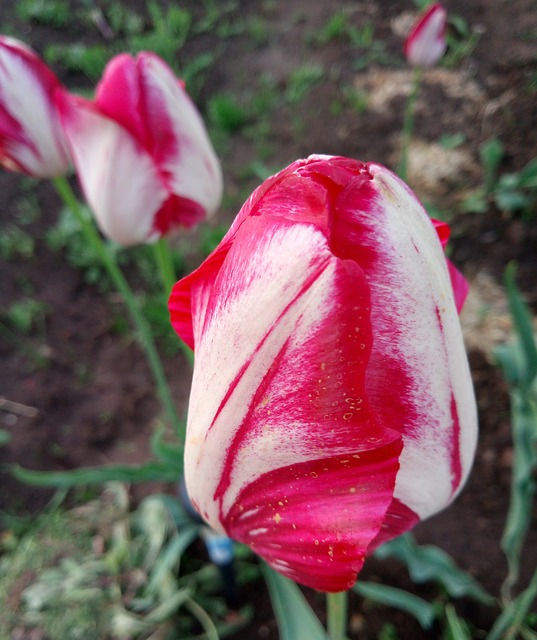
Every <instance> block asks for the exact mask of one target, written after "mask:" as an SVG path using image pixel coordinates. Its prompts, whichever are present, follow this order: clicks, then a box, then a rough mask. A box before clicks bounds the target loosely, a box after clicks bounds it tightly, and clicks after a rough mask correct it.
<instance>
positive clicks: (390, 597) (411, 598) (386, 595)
mask: <svg viewBox="0 0 537 640" xmlns="http://www.w3.org/2000/svg"><path fill="white" fill-rule="evenodd" d="M352 589H353V591H355V592H356V593H357V594H358V595H361V596H362V597H363V598H368V599H369V600H374V601H375V602H378V603H380V604H384V605H386V606H388V607H394V608H396V609H399V610H401V611H405V612H406V613H408V614H409V615H411V616H413V617H414V618H416V620H417V621H418V622H419V623H420V625H421V627H422V628H423V629H430V628H431V627H432V626H433V623H434V619H435V617H436V610H435V607H434V606H433V605H432V604H431V603H430V602H427V601H426V600H423V599H422V598H419V597H418V596H415V595H414V594H413V593H409V592H408V591H403V589H396V588H395V587H388V586H386V585H384V584H377V583H375V582H357V583H356V584H355V585H354V587H353V588H352Z"/></svg>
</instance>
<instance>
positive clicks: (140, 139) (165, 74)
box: [60, 52, 222, 246]
mask: <svg viewBox="0 0 537 640" xmlns="http://www.w3.org/2000/svg"><path fill="white" fill-rule="evenodd" d="M60 109H61V114H62V119H63V123H64V126H65V130H66V133H67V136H68V139H69V143H70V146H71V150H72V154H73V158H74V163H75V166H76V169H77V172H78V177H79V180H80V183H81V186H82V190H83V191H84V195H85V197H86V200H87V201H88V204H89V205H90V207H91V209H92V210H93V212H94V214H95V217H96V219H97V223H98V225H99V227H100V229H101V231H102V232H103V234H104V235H106V236H107V237H109V238H110V239H112V240H114V241H115V242H117V243H119V244H121V245H124V246H129V245H133V244H139V243H144V242H151V241H154V240H157V239H158V238H160V237H161V236H164V235H166V234H168V233H170V232H171V231H172V230H174V229H176V228H180V227H185V228H190V227H192V226H194V225H195V224H197V223H199V222H200V221H201V220H203V219H204V218H205V217H206V216H209V215H211V214H212V213H214V212H215V211H216V209H217V208H218V206H219V204H220V200H221V197H222V174H221V168H220V164H219V162H218V159H217V158H216V155H215V152H214V150H213V148H212V145H211V143H210V141H209V137H208V135H207V131H206V129H205V126H204V124H203V120H202V118H201V116H200V114H199V113H198V111H197V109H196V107H195V106H194V104H193V102H192V101H191V99H190V97H189V96H188V94H187V92H186V91H185V88H184V84H183V82H181V81H180V80H178V79H177V78H176V77H175V75H174V74H173V72H172V70H171V69H170V68H169V67H168V66H167V65H166V64H165V63H164V62H163V61H162V60H161V59H160V58H159V57H158V56H156V55H155V54H152V53H148V52H144V53H140V54H138V55H137V56H136V58H133V57H131V56H130V55H127V54H121V55H118V56H116V57H115V58H113V59H112V60H111V61H110V63H109V64H108V65H107V67H106V69H105V72H104V74H103V77H102V79H101V81H100V83H99V85H98V87H97V91H96V96H95V100H94V101H93V102H91V101H88V100H83V99H81V98H78V97H75V96H72V95H69V94H67V93H64V94H63V95H62V96H61V100H60Z"/></svg>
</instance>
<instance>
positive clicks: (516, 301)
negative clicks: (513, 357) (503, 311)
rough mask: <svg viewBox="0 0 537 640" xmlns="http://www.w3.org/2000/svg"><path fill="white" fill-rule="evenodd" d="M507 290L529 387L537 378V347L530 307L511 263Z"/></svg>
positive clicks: (506, 273)
mask: <svg viewBox="0 0 537 640" xmlns="http://www.w3.org/2000/svg"><path fill="white" fill-rule="evenodd" d="M504 280H505V288H506V291H507V298H508V300H509V307H510V309H511V315H512V316H513V322H514V325H515V330H516V332H517V334H518V337H519V339H520V342H521V344H522V351H523V353H524V354H525V357H526V376H525V380H524V383H525V384H526V385H527V386H529V385H531V383H532V381H533V379H534V378H535V377H536V376H537V345H536V343H535V336H534V335H533V326H532V322H531V315H530V312H529V310H528V307H527V306H526V304H525V303H524V301H523V300H522V297H521V295H520V293H519V291H518V289H517V286H516V284H515V265H514V264H513V263H510V264H509V265H508V266H507V269H506V270H505V276H504Z"/></svg>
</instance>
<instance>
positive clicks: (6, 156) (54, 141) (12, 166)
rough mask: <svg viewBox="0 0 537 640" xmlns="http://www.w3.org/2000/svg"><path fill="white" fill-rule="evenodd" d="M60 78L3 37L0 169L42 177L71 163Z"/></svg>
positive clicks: (0, 49) (0, 45) (60, 171)
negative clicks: (62, 115)
mask: <svg viewBox="0 0 537 640" xmlns="http://www.w3.org/2000/svg"><path fill="white" fill-rule="evenodd" d="M59 86H60V83H59V80H58V78H57V77H56V76H55V75H54V73H52V71H51V70H50V69H49V68H48V67H47V66H46V65H45V63H44V62H42V60H40V59H39V58H38V56H37V55H36V54H35V53H34V51H32V50H31V49H30V48H29V47H27V46H26V45H24V44H23V43H22V42H19V41H18V40H15V39H13V38H9V37H6V36H0V165H2V166H3V167H4V168H5V169H8V170H9V171H21V172H23V173H27V174H29V175H32V176H35V177H37V178H51V177H54V176H59V175H62V174H64V173H65V172H66V171H67V170H68V168H69V163H70V159H69V158H70V157H69V151H68V147H67V140H66V139H65V135H64V133H63V128H62V126H61V123H60V118H59V114H58V111H57V108H56V103H55V95H56V91H57V89H58V87H59Z"/></svg>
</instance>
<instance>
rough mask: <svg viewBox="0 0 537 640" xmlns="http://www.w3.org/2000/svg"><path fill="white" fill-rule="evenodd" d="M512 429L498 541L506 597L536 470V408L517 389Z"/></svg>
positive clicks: (517, 563)
mask: <svg viewBox="0 0 537 640" xmlns="http://www.w3.org/2000/svg"><path fill="white" fill-rule="evenodd" d="M511 428H512V434H513V448H514V456H513V470H512V479H511V498H510V501H509V511H508V513H507V520H506V524H505V529H504V532H503V536H502V541H501V547H502V550H503V552H504V553H505V555H506V557H507V560H508V563H509V574H508V576H507V578H506V580H505V583H504V586H503V589H502V591H503V593H504V596H506V597H509V594H510V590H511V587H512V586H513V585H514V584H515V582H516V581H517V579H518V574H519V568H520V560H521V554H522V547H523V544H524V539H525V537H526V533H527V530H528V527H529V525H530V522H531V517H532V506H533V496H534V494H535V482H534V480H533V472H534V469H535V468H537V455H536V453H535V442H536V440H537V405H536V404H535V402H533V401H532V400H531V399H530V398H528V397H527V395H526V394H523V393H521V392H519V391H518V390H517V389H512V390H511Z"/></svg>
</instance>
